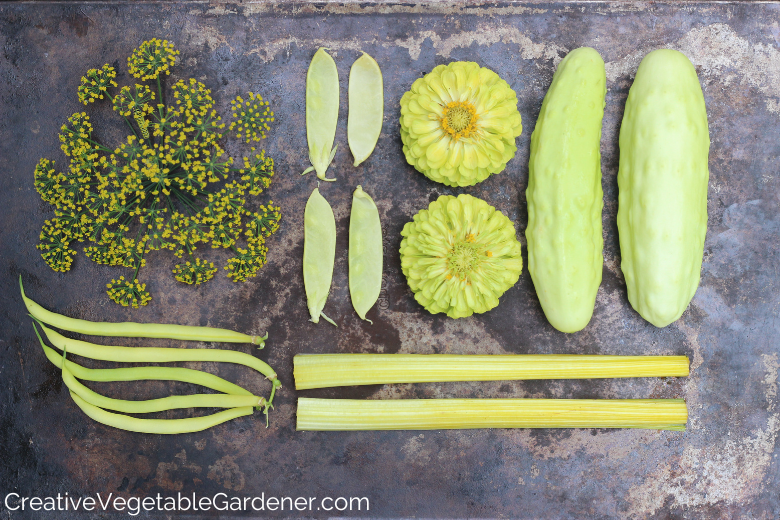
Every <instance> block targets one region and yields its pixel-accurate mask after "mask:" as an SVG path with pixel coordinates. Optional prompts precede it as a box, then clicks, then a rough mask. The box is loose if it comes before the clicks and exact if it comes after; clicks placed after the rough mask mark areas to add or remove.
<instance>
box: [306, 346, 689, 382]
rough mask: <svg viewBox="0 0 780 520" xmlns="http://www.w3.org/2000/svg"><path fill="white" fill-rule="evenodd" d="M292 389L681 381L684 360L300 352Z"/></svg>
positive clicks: (679, 358) (624, 357)
mask: <svg viewBox="0 0 780 520" xmlns="http://www.w3.org/2000/svg"><path fill="white" fill-rule="evenodd" d="M293 364H294V374H295V388H296V389H298V390H306V389H309V388H327V387H333V386H349V385H376V384H387V383H440V382H446V381H505V380H520V379H598V378H613V377H681V376H687V375H688V358H687V357H686V356H600V355H593V356H591V355H576V354H575V355H557V354H527V355H526V354H516V355H514V354H508V355H489V356H482V355H453V354H299V355H297V356H295V358H294V359H293Z"/></svg>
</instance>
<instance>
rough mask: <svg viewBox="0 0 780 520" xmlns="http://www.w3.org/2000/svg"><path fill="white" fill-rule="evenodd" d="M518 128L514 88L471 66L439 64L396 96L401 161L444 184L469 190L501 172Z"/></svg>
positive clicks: (520, 127) (518, 119) (519, 129)
mask: <svg viewBox="0 0 780 520" xmlns="http://www.w3.org/2000/svg"><path fill="white" fill-rule="evenodd" d="M522 130H523V125H522V122H521V118H520V112H518V111H517V95H516V94H515V92H514V90H512V89H511V87H510V86H509V84H508V83H507V82H506V81H504V80H503V79H501V78H500V77H499V76H498V74H496V73H495V72H493V71H492V70H490V69H487V68H485V67H480V66H479V65H477V64H476V63H473V62H468V61H456V62H453V63H450V64H448V65H439V66H438V67H436V68H434V69H433V70H432V71H431V72H430V74H427V75H426V76H424V77H422V78H420V79H418V80H416V81H415V82H414V83H413V84H412V88H411V89H410V90H409V91H408V92H406V93H405V94H404V95H403V97H401V140H402V141H403V143H404V154H405V155H406V161H407V162H408V163H409V164H411V165H412V166H414V167H415V168H416V169H417V170H418V171H419V172H421V173H423V174H424V175H425V176H426V177H428V178H429V179H431V180H434V181H437V182H441V183H443V184H446V185H448V186H473V185H474V184H476V183H478V182H481V181H483V180H485V179H487V178H488V177H489V176H490V175H491V174H493V173H499V172H501V171H502V170H503V169H504V168H505V167H506V163H507V162H508V161H509V160H510V159H511V158H512V157H514V156H515V152H516V151H517V146H515V138H516V137H517V136H519V135H520V133H521V132H522Z"/></svg>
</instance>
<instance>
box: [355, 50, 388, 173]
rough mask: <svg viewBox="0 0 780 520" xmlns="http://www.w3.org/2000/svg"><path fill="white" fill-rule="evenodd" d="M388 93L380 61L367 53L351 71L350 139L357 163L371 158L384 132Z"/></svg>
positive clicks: (356, 61) (356, 62)
mask: <svg viewBox="0 0 780 520" xmlns="http://www.w3.org/2000/svg"><path fill="white" fill-rule="evenodd" d="M383 116H384V93H383V86H382V71H381V70H380V69H379V64H378V63H377V62H376V60H374V58H372V57H371V56H369V55H368V54H366V53H365V52H364V53H363V55H362V56H361V57H360V58H358V59H357V60H355V63H353V64H352V68H351V69H350V71H349V117H348V118H347V141H348V142H349V149H350V150H351V151H352V156H353V157H354V158H355V163H354V165H355V166H358V165H359V164H360V163H362V162H363V161H365V160H366V159H368V157H369V156H370V155H371V152H373V151H374V147H375V146H376V142H377V141H378V140H379V134H380V133H381V132H382V118H383Z"/></svg>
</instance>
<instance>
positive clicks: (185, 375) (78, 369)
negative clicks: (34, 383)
mask: <svg viewBox="0 0 780 520" xmlns="http://www.w3.org/2000/svg"><path fill="white" fill-rule="evenodd" d="M33 329H35V335H36V336H38V340H39V341H40V343H41V347H42V348H43V352H44V354H46V357H47V358H48V359H49V361H51V362H52V364H54V366H56V367H57V368H59V369H62V364H63V363H66V364H67V368H68V371H70V372H71V373H72V374H73V376H74V377H76V378H78V379H83V380H85V381H101V382H116V381H143V380H156V381H181V382H183V383H191V384H195V385H200V386H204V387H206V388H211V389H212V390H215V391H217V392H221V393H223V394H231V395H245V396H251V395H252V393H251V392H250V391H248V390H245V389H243V388H241V387H240V386H238V385H236V384H233V383H231V382H230V381H226V380H224V379H222V378H221V377H218V376H215V375H214V374H209V373H208V372H203V371H200V370H193V369H191V368H179V367H154V366H152V367H130V368H86V367H83V366H81V365H79V364H77V363H74V362H73V361H70V360H63V357H62V356H61V355H60V354H58V353H57V352H56V351H55V350H54V349H52V348H49V347H48V346H46V344H45V343H44V342H43V338H41V335H40V333H39V332H38V328H37V327H35V324H33Z"/></svg>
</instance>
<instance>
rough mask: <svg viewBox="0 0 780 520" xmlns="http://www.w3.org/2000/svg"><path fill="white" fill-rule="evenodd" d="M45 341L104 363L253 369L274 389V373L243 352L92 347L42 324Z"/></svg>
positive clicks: (205, 349) (199, 349) (90, 344)
mask: <svg viewBox="0 0 780 520" xmlns="http://www.w3.org/2000/svg"><path fill="white" fill-rule="evenodd" d="M40 325H41V329H43V332H44V334H45V335H46V338H47V339H48V340H49V341H50V342H51V344H52V345H54V346H55V347H57V348H58V349H60V350H65V349H67V350H68V352H70V353H72V354H76V355H79V356H84V357H88V358H91V359H100V360H104V361H117V362H122V363H166V362H172V361H213V362H223V363H236V364H238V365H244V366H247V367H249V368H253V369H255V370H257V371H258V372H260V373H261V374H263V375H264V376H265V377H266V378H268V379H269V380H271V381H274V385H275V386H277V384H278V383H277V378H276V372H274V369H272V368H271V367H270V366H268V364H267V363H264V362H263V361H261V360H259V359H257V358H256V357H254V356H250V355H249V354H244V353H243V352H236V351H234V350H220V349H210V348H197V349H186V348H185V349H181V348H152V347H120V346H108V345H95V344H93V343H88V342H86V341H80V340H77V339H70V338H66V337H65V336H63V335H62V334H60V333H58V332H55V331H53V330H51V329H50V328H48V327H46V326H45V325H43V324H40Z"/></svg>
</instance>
